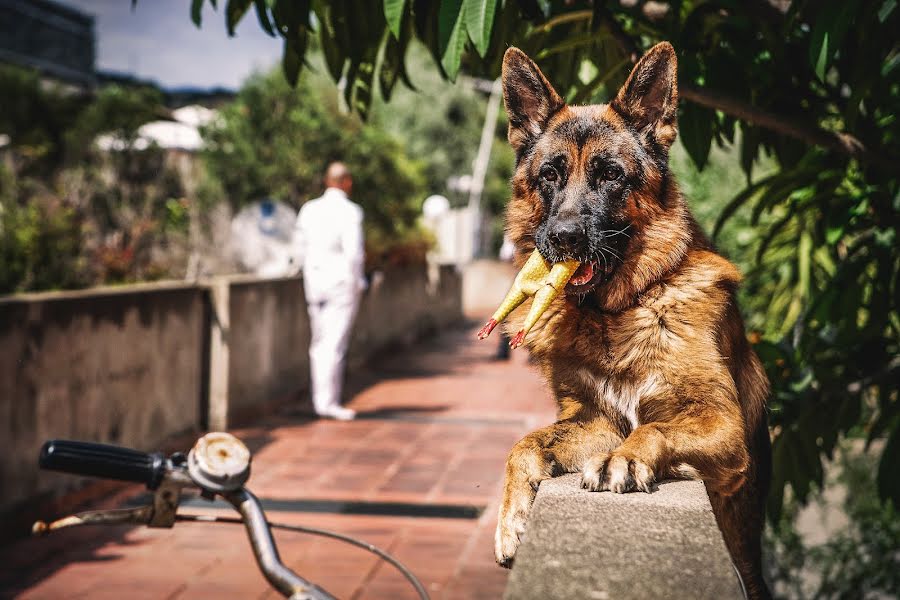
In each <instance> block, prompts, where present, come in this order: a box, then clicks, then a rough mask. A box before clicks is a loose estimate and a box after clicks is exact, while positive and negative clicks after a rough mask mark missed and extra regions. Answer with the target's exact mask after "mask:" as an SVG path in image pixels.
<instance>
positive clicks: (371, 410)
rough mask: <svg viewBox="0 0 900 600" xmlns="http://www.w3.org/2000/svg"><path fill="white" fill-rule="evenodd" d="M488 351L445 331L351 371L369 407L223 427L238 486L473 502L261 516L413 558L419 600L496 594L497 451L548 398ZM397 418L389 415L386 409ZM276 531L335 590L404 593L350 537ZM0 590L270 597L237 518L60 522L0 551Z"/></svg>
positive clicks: (500, 584) (359, 497)
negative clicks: (238, 447)
mask: <svg viewBox="0 0 900 600" xmlns="http://www.w3.org/2000/svg"><path fill="white" fill-rule="evenodd" d="M495 348H496V341H494V340H491V341H489V342H482V343H478V342H477V341H475V340H474V329H473V330H465V331H454V332H449V333H446V334H444V335H442V336H441V337H440V338H438V339H436V340H432V341H430V342H428V343H426V344H422V345H420V346H417V347H415V348H412V349H410V350H407V351H403V352H400V353H395V354H393V355H390V356H386V357H383V358H382V359H381V360H380V361H378V363H377V364H375V365H374V366H370V367H367V368H364V369H360V370H357V371H356V372H354V373H353V375H352V378H351V382H350V385H349V390H350V393H351V394H352V401H351V403H350V406H352V407H353V408H355V409H356V410H357V411H359V412H360V414H361V415H363V416H364V417H366V418H362V419H359V420H356V421H353V422H349V423H337V422H331V421H308V420H304V419H302V418H300V417H292V416H290V415H282V416H277V417H271V418H268V419H266V420H264V421H262V422H260V423H258V424H257V425H255V426H253V427H248V428H245V429H241V430H238V431H236V432H235V433H236V434H237V435H238V436H239V437H241V438H242V439H244V440H245V441H246V442H247V443H248V445H250V446H251V449H253V451H254V458H253V474H252V476H251V478H250V482H249V487H250V488H251V489H252V490H253V491H254V492H255V493H256V494H257V495H258V496H260V497H262V498H265V499H273V500H284V501H291V500H317V499H318V500H337V501H357V502H407V503H414V504H452V505H474V506H478V507H485V510H484V512H483V514H482V516H481V517H479V518H477V519H451V518H421V517H419V518H417V517H409V516H367V515H346V514H328V513H310V512H288V511H270V512H269V518H270V520H272V521H277V522H284V523H291V524H304V525H309V526H314V527H319V528H325V529H331V530H334V531H337V532H341V533H345V534H349V535H353V536H356V537H359V538H362V539H364V540H366V541H368V542H371V543H374V544H376V545H378V546H380V547H381V548H383V549H385V550H387V551H388V552H390V553H392V554H393V555H394V556H396V557H397V558H399V559H400V560H401V561H402V562H403V563H404V564H406V565H407V566H408V567H409V568H411V569H412V570H413V572H415V573H416V574H417V575H418V576H419V578H420V579H421V580H422V582H423V583H424V584H425V586H426V587H427V588H428V590H429V592H430V594H431V595H432V598H435V599H447V600H467V599H481V598H484V599H488V598H491V599H493V598H499V597H500V596H501V595H502V592H503V588H504V586H505V584H506V577H507V571H505V570H503V569H500V568H499V567H497V566H496V565H494V561H493V549H492V545H493V531H494V525H495V522H496V510H497V502H498V495H499V487H500V478H501V475H502V472H503V462H504V460H505V457H506V454H507V452H508V451H509V449H510V447H511V446H512V445H513V443H515V441H516V440H518V439H519V438H520V437H521V436H522V435H524V434H525V433H527V432H528V431H531V430H532V429H535V428H536V427H538V426H540V425H542V424H544V423H546V422H549V421H551V420H552V418H553V407H552V403H551V401H550V400H549V398H548V396H547V392H546V391H545V388H544V386H543V385H542V384H541V382H540V380H539V378H538V376H537V374H536V373H535V372H534V370H533V369H532V368H531V367H530V366H529V365H528V364H527V360H526V356H525V355H524V353H521V352H520V353H515V352H514V353H513V359H512V360H511V361H510V362H496V361H493V360H492V359H491V356H492V353H493V351H494V350H495ZM398 413H399V415H400V416H401V417H402V419H401V420H398V419H397V418H388V417H390V416H391V415H397V414H398ZM61 476H62V475H61ZM140 491H141V490H140V488H134V489H129V490H128V493H127V494H125V496H127V495H129V494H130V495H134V494H137V493H139V492H140ZM120 496H122V495H120ZM107 504H108V502H107ZM182 512H191V513H216V514H219V513H220V512H221V514H226V513H225V512H224V511H220V510H219V509H203V508H201V507H194V506H191V507H184V508H183V509H182ZM276 539H277V540H278V544H279V550H280V553H281V556H282V559H283V560H285V562H286V563H287V564H288V565H289V566H290V567H291V568H293V569H295V570H296V571H297V572H299V573H301V574H302V575H303V576H305V577H307V578H308V579H311V580H312V581H314V582H316V583H317V584H319V585H321V586H322V587H324V588H325V589H327V590H329V591H330V592H331V593H333V594H334V595H336V596H337V597H339V598H348V599H353V600H375V599H391V600H394V599H397V600H402V599H405V598H415V597H416V596H415V594H414V593H413V590H412V588H411V587H410V586H409V585H408V583H406V581H405V580H404V579H403V578H402V576H400V574H399V573H397V572H396V571H395V570H394V569H393V568H392V567H391V566H390V565H388V564H386V563H384V562H382V561H380V560H379V559H378V558H377V557H375V556H374V555H371V554H368V553H366V552H364V551H362V550H360V549H358V548H354V547H352V546H349V545H347V544H344V543H341V542H338V541H334V540H330V539H325V538H318V537H313V536H309V535H303V534H298V533H293V532H285V531H281V532H276ZM0 597H18V598H23V599H28V600H38V599H44V598H46V599H59V598H90V599H104V598H110V599H113V598H115V599H120V598H129V599H141V598H148V599H159V598H165V599H179V600H182V599H193V598H197V599H199V598H276V597H278V596H277V594H275V593H274V592H272V591H271V590H270V589H269V588H268V587H267V585H266V583H265V581H264V580H263V577H262V575H261V574H260V573H259V572H258V571H257V568H256V565H255V563H254V561H253V557H252V554H251V550H250V547H249V545H248V543H247V540H246V534H245V533H244V531H243V529H242V528H241V527H239V526H234V525H222V524H220V525H210V524H199V523H179V524H178V525H177V526H176V527H175V528H174V529H172V530H159V529H147V528H130V527H116V528H104V529H97V528H90V529H89V528H84V529H80V530H69V531H62V532H59V533H57V534H54V535H53V536H50V537H48V538H43V539H30V540H22V541H20V542H17V543H15V544H13V545H10V546H7V547H6V548H2V549H0Z"/></svg>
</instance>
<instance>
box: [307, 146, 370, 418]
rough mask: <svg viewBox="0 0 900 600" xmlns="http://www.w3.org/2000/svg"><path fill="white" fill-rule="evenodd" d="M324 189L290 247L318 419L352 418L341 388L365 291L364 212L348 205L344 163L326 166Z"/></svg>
mask: <svg viewBox="0 0 900 600" xmlns="http://www.w3.org/2000/svg"><path fill="white" fill-rule="evenodd" d="M325 187H326V189H325V193H324V194H323V195H322V197H320V198H316V199H315V200H310V201H309V202H307V203H306V204H304V205H303V207H302V208H301V209H300V214H299V215H298V216H297V224H296V227H295V228H294V239H293V245H294V248H295V258H296V259H297V260H299V264H300V266H301V268H302V270H303V286H304V291H305V292H306V303H307V307H308V309H309V321H310V328H311V333H312V336H311V337H312V339H311V341H310V345H309V362H310V371H311V379H312V398H313V408H314V409H315V411H316V414H317V415H319V416H321V417H325V418H330V419H339V420H350V419H353V418H354V417H355V416H356V413H355V412H354V411H353V410H351V409H349V408H345V407H343V406H341V388H342V386H343V377H344V366H345V363H346V356H347V345H348V344H349V342H350V332H351V327H352V325H353V318H354V317H355V316H356V309H357V308H358V306H359V298H360V295H361V293H362V291H363V290H365V287H366V282H365V278H364V274H363V266H364V262H365V249H364V244H363V229H362V221H363V211H362V208H360V207H359V205H357V204H354V203H353V202H351V201H350V193H351V191H352V189H353V178H352V177H351V176H350V171H349V170H348V169H347V166H346V165H344V164H343V163H339V162H335V163H331V164H330V165H328V169H327V170H326V172H325Z"/></svg>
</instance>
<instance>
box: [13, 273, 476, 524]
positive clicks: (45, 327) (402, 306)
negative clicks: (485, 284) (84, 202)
mask: <svg viewBox="0 0 900 600" xmlns="http://www.w3.org/2000/svg"><path fill="white" fill-rule="evenodd" d="M461 289H462V284H461V278H460V276H459V274H458V273H457V272H456V271H455V270H454V269H453V268H450V267H444V268H441V269H440V270H439V271H435V272H433V273H432V277H431V278H429V275H428V272H427V271H426V269H425V267H409V268H397V269H392V270H390V271H388V272H387V273H385V274H384V277H383V278H381V279H380V280H379V281H376V282H375V283H374V284H373V285H372V287H371V289H370V290H369V291H368V293H367V294H366V296H365V297H364V299H363V302H362V305H361V307H360V312H359V316H358V318H357V322H356V327H355V329H354V337H353V341H352V343H351V351H350V352H351V355H350V364H351V365H353V364H360V363H361V362H364V361H365V360H367V359H369V358H370V357H371V356H372V355H373V354H375V353H377V352H379V351H383V350H384V349H386V348H391V347H394V346H398V345H402V344H405V343H408V342H410V341H412V340H414V339H416V338H418V337H421V336H422V335H423V334H424V333H426V332H428V331H433V330H435V329H437V328H439V327H443V326H446V325H449V324H452V323H454V322H458V321H459V320H461V318H462V304H461ZM308 344H309V322H308V317H307V313H306V305H305V300H304V297H303V285H302V280H301V279H300V278H299V277H295V278H284V279H256V278H250V277H246V276H237V277H222V278H217V279H215V280H213V281H209V282H204V283H200V284H197V285H188V284H180V283H176V284H171V283H159V284H143V285H133V286H122V287H110V288H97V289H92V290H84V291H78V292H52V293H43V294H24V295H19V296H10V297H7V298H0V489H3V490H4V491H5V492H6V493H5V494H4V495H3V497H2V499H0V514H2V513H7V512H10V511H13V510H15V507H16V506H21V505H22V503H24V502H28V501H33V500H35V499H41V498H43V499H45V500H46V499H51V498H53V497H54V496H56V495H59V494H60V493H63V492H65V491H67V490H69V489H71V488H73V487H74V486H77V485H79V481H78V479H77V478H74V477H60V476H59V475H54V474H48V473H41V472H40V471H39V470H38V468H37V456H38V451H39V449H40V446H41V444H42V443H43V441H44V440H46V439H50V438H69V439H80V440H88V441H97V442H104V443H112V444H120V445H124V446H131V447H135V448H139V449H142V450H153V449H157V448H158V447H159V445H160V444H161V443H162V442H163V440H165V439H166V438H168V437H171V436H173V435H175V434H178V433H181V432H185V431H189V430H201V429H203V428H205V427H207V426H209V427H212V428H215V429H221V428H227V427H228V426H229V425H231V424H234V423H235V422H240V421H246V420H248V419H250V418H252V417H254V416H258V415H261V414H264V413H265V412H267V411H268V410H270V409H271V408H272V406H273V405H275V404H277V403H279V402H284V401H286V400H288V399H292V400H294V401H296V400H297V399H298V398H300V399H302V398H303V397H304V394H303V392H304V391H305V390H306V389H307V388H308V382H309V360H308V352H307V350H308Z"/></svg>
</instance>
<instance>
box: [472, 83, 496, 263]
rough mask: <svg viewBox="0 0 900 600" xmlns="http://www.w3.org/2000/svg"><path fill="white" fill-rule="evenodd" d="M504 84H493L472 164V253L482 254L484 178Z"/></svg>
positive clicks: (475, 254) (489, 158)
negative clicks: (473, 222) (482, 195)
mask: <svg viewBox="0 0 900 600" xmlns="http://www.w3.org/2000/svg"><path fill="white" fill-rule="evenodd" d="M501 91H502V86H501V83H500V80H499V79H495V80H494V82H493V83H492V84H491V96H490V98H488V103H487V111H486V113H485V115H484V126H483V127H482V129H481V142H479V144H478V154H477V156H476V157H475V164H474V165H473V166H472V185H471V187H470V188H469V212H470V213H471V214H472V218H473V219H474V220H475V224H474V226H473V232H472V254H473V255H474V256H478V255H479V254H481V224H482V218H481V194H482V192H483V191H484V179H485V176H486V175H487V168H488V163H490V160H491V144H493V142H494V128H495V127H496V126H497V113H498V112H499V110H500V93H501Z"/></svg>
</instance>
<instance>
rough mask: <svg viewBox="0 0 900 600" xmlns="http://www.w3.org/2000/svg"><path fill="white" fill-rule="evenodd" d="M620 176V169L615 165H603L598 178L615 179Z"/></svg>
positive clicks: (604, 179)
mask: <svg viewBox="0 0 900 600" xmlns="http://www.w3.org/2000/svg"><path fill="white" fill-rule="evenodd" d="M621 176H622V169H620V168H619V167H617V166H615V165H610V166H608V167H604V169H603V170H602V171H601V172H600V179H601V180H603V181H615V180H616V179H618V178H620V177H621Z"/></svg>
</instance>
